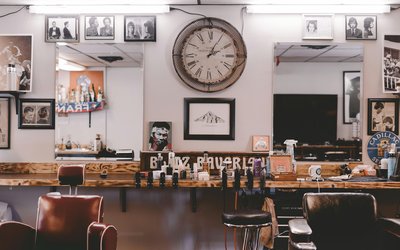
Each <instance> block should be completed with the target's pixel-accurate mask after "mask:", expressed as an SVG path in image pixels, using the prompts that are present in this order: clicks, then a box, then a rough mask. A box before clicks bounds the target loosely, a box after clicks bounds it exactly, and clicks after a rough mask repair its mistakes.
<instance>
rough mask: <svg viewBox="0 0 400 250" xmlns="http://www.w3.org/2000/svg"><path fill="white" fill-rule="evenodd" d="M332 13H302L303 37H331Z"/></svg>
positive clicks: (328, 38) (322, 38)
mask: <svg viewBox="0 0 400 250" xmlns="http://www.w3.org/2000/svg"><path fill="white" fill-rule="evenodd" d="M332 20H333V15H331V14H320V15H318V14H317V15H308V14H307V15H303V39H321V40H331V39H333V22H332Z"/></svg>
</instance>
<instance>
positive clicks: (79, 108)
mask: <svg viewBox="0 0 400 250" xmlns="http://www.w3.org/2000/svg"><path fill="white" fill-rule="evenodd" d="M103 107H104V103H103V102H83V103H57V106H56V112H57V113H81V112H93V111H97V110H102V109H103Z"/></svg>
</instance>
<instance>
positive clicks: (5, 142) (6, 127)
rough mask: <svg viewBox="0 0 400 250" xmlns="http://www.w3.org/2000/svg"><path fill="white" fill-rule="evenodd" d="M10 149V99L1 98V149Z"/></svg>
mask: <svg viewBox="0 0 400 250" xmlns="http://www.w3.org/2000/svg"><path fill="white" fill-rule="evenodd" d="M9 148H10V98H9V97H0V149H9Z"/></svg>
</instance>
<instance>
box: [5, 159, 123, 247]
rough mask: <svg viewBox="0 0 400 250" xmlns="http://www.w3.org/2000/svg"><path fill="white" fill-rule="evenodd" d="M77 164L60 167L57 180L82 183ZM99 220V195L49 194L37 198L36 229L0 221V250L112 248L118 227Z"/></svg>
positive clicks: (100, 218) (101, 204) (13, 222)
mask: <svg viewBox="0 0 400 250" xmlns="http://www.w3.org/2000/svg"><path fill="white" fill-rule="evenodd" d="M79 167H80V166H60V168H59V172H58V173H59V174H58V176H59V180H60V183H62V184H65V185H67V184H71V185H75V186H76V185H78V184H82V183H83V182H84V178H83V177H84V175H83V174H84V171H83V169H82V168H81V169H79ZM77 180H80V181H77ZM102 221H103V198H102V197H100V196H97V195H61V194H58V193H49V194H46V195H42V196H41V197H39V201H38V208H37V217H36V227H35V228H33V227H31V226H29V225H26V224H23V223H20V222H15V221H11V222H5V223H0V249H2V250H56V249H57V250H115V249H116V247H117V230H116V228H115V227H114V226H112V225H107V224H103V223H102Z"/></svg>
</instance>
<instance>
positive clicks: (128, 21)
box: [124, 16, 157, 42]
mask: <svg viewBox="0 0 400 250" xmlns="http://www.w3.org/2000/svg"><path fill="white" fill-rule="evenodd" d="M156 21H157V20H156V16H124V41H125V42H155V41H156V37H157V22H156ZM131 28H133V31H132V32H131ZM131 33H132V34H131Z"/></svg>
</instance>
